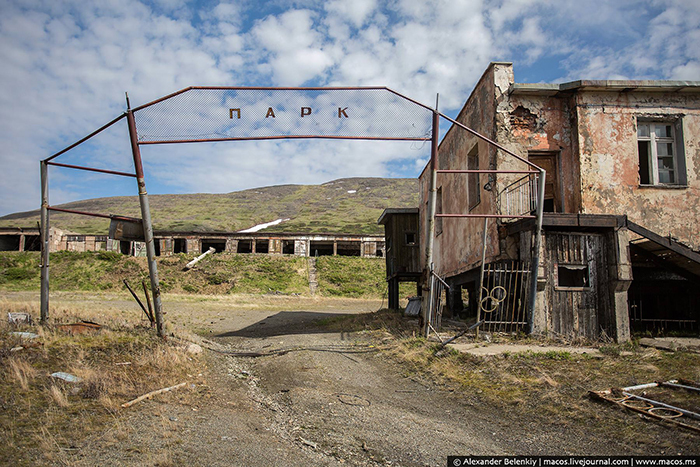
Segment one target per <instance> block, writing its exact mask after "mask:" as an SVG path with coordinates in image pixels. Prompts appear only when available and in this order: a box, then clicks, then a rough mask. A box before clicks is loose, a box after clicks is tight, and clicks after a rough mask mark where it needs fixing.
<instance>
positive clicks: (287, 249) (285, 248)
mask: <svg viewBox="0 0 700 467" xmlns="http://www.w3.org/2000/svg"><path fill="white" fill-rule="evenodd" d="M282 254H283V255H293V254H294V240H282Z"/></svg>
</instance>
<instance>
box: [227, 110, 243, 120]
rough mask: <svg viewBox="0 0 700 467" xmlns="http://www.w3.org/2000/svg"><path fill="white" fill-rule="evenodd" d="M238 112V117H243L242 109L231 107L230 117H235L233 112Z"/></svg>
mask: <svg viewBox="0 0 700 467" xmlns="http://www.w3.org/2000/svg"><path fill="white" fill-rule="evenodd" d="M234 112H236V114H237V115H238V118H241V109H229V116H230V117H229V118H233V113H234Z"/></svg>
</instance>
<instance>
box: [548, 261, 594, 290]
mask: <svg viewBox="0 0 700 467" xmlns="http://www.w3.org/2000/svg"><path fill="white" fill-rule="evenodd" d="M562 267H563V268H567V269H570V270H571V269H575V270H582V271H585V276H586V280H585V284H586V285H584V286H571V285H561V284H560V282H559V281H560V277H559V269H560V268H562ZM554 274H555V281H554V290H560V291H563V292H587V291H591V290H593V284H591V265H590V264H588V263H557V264H555V265H554Z"/></svg>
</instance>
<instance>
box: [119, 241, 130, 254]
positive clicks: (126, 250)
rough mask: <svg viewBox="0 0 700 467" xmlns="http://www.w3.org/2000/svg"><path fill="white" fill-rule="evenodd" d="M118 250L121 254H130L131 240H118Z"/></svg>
mask: <svg viewBox="0 0 700 467" xmlns="http://www.w3.org/2000/svg"><path fill="white" fill-rule="evenodd" d="M119 251H121V253H122V254H123V255H130V254H131V242H125V241H124V240H120V241H119Z"/></svg>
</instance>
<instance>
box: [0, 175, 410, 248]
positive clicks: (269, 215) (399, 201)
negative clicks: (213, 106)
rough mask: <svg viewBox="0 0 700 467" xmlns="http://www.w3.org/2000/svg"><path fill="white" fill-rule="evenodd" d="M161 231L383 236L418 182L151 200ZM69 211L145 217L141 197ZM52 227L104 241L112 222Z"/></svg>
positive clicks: (28, 218) (55, 222) (65, 220)
mask: <svg viewBox="0 0 700 467" xmlns="http://www.w3.org/2000/svg"><path fill="white" fill-rule="evenodd" d="M149 201H150V206H151V216H152V218H153V224H154V229H155V230H157V231H181V232H187V231H196V232H235V231H238V230H243V229H247V228H250V227H252V226H254V225H258V224H262V223H266V222H271V221H274V220H276V219H287V218H288V219H290V220H289V221H287V222H283V223H281V224H278V225H276V226H272V227H269V228H268V229H267V230H266V231H268V232H292V233H353V234H383V233H384V231H383V227H382V226H380V225H377V219H378V218H379V216H380V214H381V213H382V211H383V210H384V209H385V208H388V207H392V208H403V207H417V206H418V180H417V179H388V178H346V179H340V180H335V181H332V182H328V183H324V184H322V185H281V186H272V187H265V188H255V189H251V190H244V191H238V192H233V193H227V194H192V195H151V196H149ZM60 207H63V208H66V209H74V210H78V211H87V212H96V213H104V214H119V215H125V216H131V217H141V216H140V211H139V204H138V198H137V196H133V197H124V196H123V197H112V198H98V199H90V200H84V201H76V202H73V203H68V204H65V205H61V206H60ZM38 220H39V211H38V210H37V211H29V212H24V213H15V214H10V215H7V216H4V217H0V227H36V225H37V221H38ZM51 225H52V226H54V227H57V228H60V229H63V230H67V231H70V232H76V233H83V234H97V235H104V234H106V233H107V230H108V228H109V221H107V220H105V219H98V218H93V217H86V216H77V215H72V214H66V213H60V212H52V213H51Z"/></svg>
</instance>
